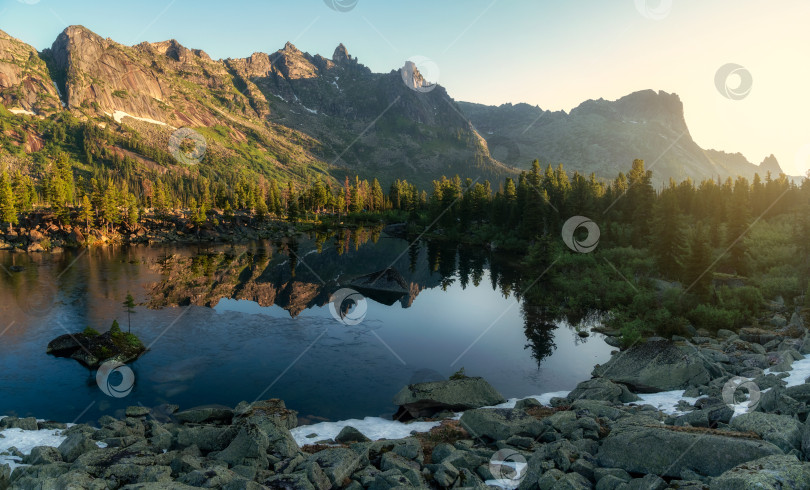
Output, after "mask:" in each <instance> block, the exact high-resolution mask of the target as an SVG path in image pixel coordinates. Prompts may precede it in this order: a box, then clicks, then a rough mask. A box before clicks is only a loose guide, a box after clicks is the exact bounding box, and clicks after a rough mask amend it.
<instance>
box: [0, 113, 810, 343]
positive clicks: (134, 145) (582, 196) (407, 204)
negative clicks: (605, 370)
mask: <svg viewBox="0 0 810 490" xmlns="http://www.w3.org/2000/svg"><path fill="white" fill-rule="evenodd" d="M29 124H35V125H37V126H38V127H37V131H39V132H40V133H41V134H45V135H47V137H46V138H45V140H44V142H43V145H42V148H41V149H40V150H38V151H36V152H33V153H32V154H31V155H24V154H19V160H18V161H19V162H25V163H30V165H23V164H20V165H17V166H15V165H13V164H12V165H9V166H7V168H5V169H4V170H3V172H2V174H0V213H2V216H0V218H2V222H3V225H4V226H5V227H8V228H7V229H9V230H13V227H14V226H15V225H17V224H18V223H19V222H20V219H22V218H24V217H25V216H26V215H27V214H29V213H34V214H36V213H47V214H50V215H52V216H53V217H55V219H56V220H58V222H60V223H62V224H72V225H75V226H77V227H79V228H81V229H85V230H89V229H91V228H92V229H96V230H98V231H99V232H101V233H103V234H105V235H106V234H110V235H115V234H116V233H118V232H119V231H123V230H126V229H131V228H134V227H136V226H137V224H138V223H139V222H140V221H141V220H142V219H143V218H145V217H147V216H148V217H150V218H151V219H154V220H156V221H157V222H160V221H161V220H162V219H165V218H168V217H170V216H181V217H183V218H185V219H187V220H188V221H189V222H190V223H191V224H192V225H193V226H194V227H195V228H196V229H197V230H199V229H202V228H205V227H208V228H211V227H215V226H221V225H226V224H229V223H232V222H233V221H234V219H235V217H237V216H238V217H241V218H244V219H247V220H249V221H250V222H251V223H254V224H255V223H259V224H262V225H263V226H272V224H273V223H278V222H287V223H290V222H291V223H296V224H298V225H299V226H305V227H312V226H315V227H323V228H328V227H330V226H334V225H336V224H338V223H344V224H350V223H353V222H354V223H369V222H372V223H373V222H380V223H400V222H404V223H407V225H408V226H407V232H408V233H409V234H410V235H411V236H417V235H424V236H426V237H431V238H433V239H441V240H450V241H455V242H458V243H466V244H471V245H477V246H485V247H487V248H489V249H491V250H492V251H493V252H495V253H509V254H513V255H515V256H516V258H517V260H521V261H523V262H524V263H525V265H526V266H527V270H528V271H531V273H528V274H526V277H525V281H526V284H525V286H526V290H525V291H524V293H525V296H526V298H527V299H528V300H529V301H530V302H532V303H533V304H536V305H538V307H539V308H540V310H541V311H543V312H544V315H547V316H548V317H550V318H556V317H559V316H567V317H569V318H570V319H571V320H573V321H575V322H576V321H578V320H581V319H582V318H584V317H585V316H587V315H588V314H589V313H591V312H594V311H601V312H610V313H611V314H610V316H609V321H608V323H609V324H610V326H611V327H613V328H615V329H619V330H621V332H622V339H623V342H624V343H625V344H626V345H628V344H632V343H633V342H635V341H637V340H638V339H640V338H642V336H650V335H664V336H672V335H680V334H685V333H687V332H688V331H689V330H690V329H698V328H706V329H708V330H709V331H714V332H716V331H717V330H719V329H734V328H739V327H741V326H743V325H748V324H750V323H751V321H752V320H753V319H755V318H756V316H757V315H758V314H759V313H760V311H759V310H760V309H761V308H762V305H764V304H766V303H765V301H774V300H776V301H784V300H785V298H793V297H795V296H797V295H800V294H802V293H803V292H804V291H805V290H806V289H807V287H808V285H807V280H806V277H807V272H808V265H809V264H808V263H807V261H806V260H805V259H803V258H802V257H805V256H806V252H807V247H808V245H807V243H809V242H810V240H808V239H810V219H809V218H808V216H810V213H808V211H810V181H808V180H807V179H804V180H803V181H802V182H801V183H796V182H792V181H791V180H790V179H788V178H787V177H786V176H785V175H784V174H780V175H778V176H775V175H770V173H768V174H766V175H763V176H760V175H758V174H757V175H755V177H754V179H753V180H752V181H750V182H749V181H748V180H747V179H745V178H742V177H740V178H737V179H736V180H732V179H731V178H727V179H726V180H719V179H718V180H705V181H702V182H692V181H690V180H685V181H681V182H675V181H670V182H669V183H668V184H667V185H664V186H661V187H660V188H656V187H654V185H653V178H652V177H653V174H652V172H653V170H651V169H647V168H645V164H644V162H643V161H641V160H636V161H634V162H632V163H631V164H629V165H628V167H629V168H628V170H627V172H626V173H624V172H622V173H619V174H618V175H617V176H616V177H615V178H614V179H613V180H610V181H608V180H605V179H598V178H596V176H594V175H593V174H592V175H589V176H585V175H581V174H579V173H577V172H574V173H573V174H570V175H569V173H568V172H567V171H566V170H565V168H564V167H563V165H562V164H559V165H556V166H552V165H551V164H546V166H545V167H543V165H541V164H540V163H539V162H538V161H537V160H535V162H534V163H533V165H532V167H531V170H529V171H524V172H522V173H520V174H519V175H518V176H516V177H514V178H513V177H507V178H505V179H504V180H503V181H502V182H495V183H493V182H490V181H486V180H484V181H481V180H480V179H478V178H475V177H474V176H464V177H463V178H462V177H461V176H458V175H456V176H452V177H443V178H442V179H440V180H436V181H433V185H432V187H431V188H428V189H420V188H418V187H417V186H416V185H414V184H412V183H409V182H408V181H407V180H404V179H397V180H395V181H393V182H379V181H378V180H377V179H373V180H372V181H371V182H369V181H368V180H365V179H360V178H359V177H357V176H349V175H346V174H344V175H342V176H338V175H339V174H337V173H336V174H333V175H323V174H311V175H303V176H301V177H299V178H295V179H288V180H286V181H285V180H281V179H278V180H276V179H272V178H266V177H264V176H263V175H259V174H257V173H256V172H255V170H253V169H251V168H250V166H249V165H240V163H239V161H230V162H227V161H226V162H223V161H221V160H218V159H217V158H216V157H212V156H206V159H204V160H203V161H202V162H200V164H199V165H193V166H186V168H185V169H184V171H179V172H169V173H166V172H164V173H160V172H158V171H156V170H150V169H149V168H148V166H145V165H143V164H142V163H140V162H139V161H136V159H135V157H133V156H130V155H129V154H127V153H125V152H124V153H122V152H120V151H112V150H110V148H125V149H131V150H132V151H133V152H138V154H143V155H147V156H149V157H150V158H151V159H152V160H153V161H155V162H158V163H160V162H163V164H169V163H170V162H172V161H173V157H172V156H171V155H170V154H168V153H165V152H161V151H159V150H156V149H155V148H154V147H153V146H150V145H145V144H143V143H142V142H140V136H139V135H138V133H137V132H135V131H132V132H131V133H130V134H124V135H122V134H120V133H114V132H111V131H108V130H105V129H101V128H99V127H97V126H95V125H92V124H85V123H81V122H78V121H76V120H73V119H72V118H70V116H67V115H63V116H59V117H56V118H52V119H46V120H37V121H25V122H21V121H20V120H19V119H18V118H9V117H4V118H3V128H4V129H11V130H15V129H16V130H17V132H19V133H20V134H26V130H27V129H28V128H26V125H29ZM10 133H11V132H10V131H3V132H0V134H3V135H4V136H3V137H2V138H4V139H5V140H6V141H4V147H11V148H13V146H11V145H8V144H7V143H9V141H10V139H11V137H10V136H9V135H8V134H10ZM132 155H135V153H132ZM215 169H216V171H215ZM223 169H230V170H228V171H223ZM572 216H584V217H587V218H589V219H590V220H592V221H593V222H594V223H595V224H596V225H597V226H598V230H599V243H598V247H597V248H596V250H595V251H593V252H592V253H578V252H576V251H572V250H569V249H568V248H567V247H566V246H565V245H564V243H563V241H562V240H561V237H560V233H561V228H562V225H563V223H564V222H565V221H566V220H567V219H568V218H570V217H572ZM578 233H583V230H578ZM541 274H542V277H540V279H537V277H538V276H540V275H541ZM732 285H733V286H734V287H730V286H732Z"/></svg>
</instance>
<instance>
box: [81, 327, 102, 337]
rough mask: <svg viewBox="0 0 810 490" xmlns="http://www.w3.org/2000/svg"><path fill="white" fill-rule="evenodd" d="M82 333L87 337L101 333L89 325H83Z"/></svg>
mask: <svg viewBox="0 0 810 490" xmlns="http://www.w3.org/2000/svg"><path fill="white" fill-rule="evenodd" d="M82 333H83V334H85V335H87V336H88V337H98V336H99V335H101V334H99V333H98V331H97V330H96V329H94V328H93V327H91V326H89V325H88V326H87V327H85V329H84V332H82Z"/></svg>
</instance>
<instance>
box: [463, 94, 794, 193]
mask: <svg viewBox="0 0 810 490" xmlns="http://www.w3.org/2000/svg"><path fill="white" fill-rule="evenodd" d="M459 105H460V106H461V107H462V110H463V111H464V112H465V114H467V116H468V117H469V118H470V120H471V121H472V122H473V124H474V125H475V127H476V128H477V129H478V131H479V132H480V133H481V134H482V135H483V136H484V137H485V138H486V140H487V143H488V145H489V149H490V151H491V152H492V154H493V156H494V157H495V158H498V159H499V160H501V161H504V162H506V163H509V164H512V165H516V166H518V167H521V168H527V167H528V165H529V164H530V163H531V161H532V160H534V159H535V158H536V159H539V160H540V161H541V162H542V163H543V164H546V163H551V164H552V165H555V166H556V165H557V164H558V163H562V164H564V166H565V167H566V168H567V169H568V170H569V171H570V170H578V171H579V172H581V173H582V172H584V173H591V172H594V173H596V174H597V175H598V176H600V177H605V178H613V177H615V176H616V174H617V173H618V172H619V171H626V170H627V168H628V167H629V165H630V163H631V162H632V161H633V160H634V159H636V158H641V159H644V160H645V161H646V163H647V165H648V166H652V169H653V178H654V180H656V181H657V182H659V183H661V182H663V183H666V182H668V181H669V179H670V178H672V179H675V180H676V181H681V180H683V179H685V178H687V177H688V178H691V179H693V180H698V181H699V180H702V179H706V178H717V177H721V178H723V179H725V178H726V177H736V176H737V175H742V176H744V177H747V178H749V179H751V178H752V177H753V175H754V173H755V172H759V173H760V175H762V176H764V174H765V171H766V170H771V172H772V173H775V174H778V173H779V172H781V169H780V168H779V164H778V162H776V159H775V158H772V157H771V158H769V159H768V160H767V162H768V163H767V165H765V166H758V165H755V164H753V163H751V162H749V161H748V160H746V159H745V157H743V156H742V155H741V154H739V153H737V154H728V153H724V152H719V151H715V150H704V149H703V148H701V147H700V146H699V145H698V144H697V143H695V142H694V141H693V140H692V137H691V135H690V134H689V128H688V126H687V124H686V120H685V118H684V111H683V104H682V103H681V100H680V98H679V97H678V96H677V95H676V94H669V93H666V92H655V91H653V90H644V91H640V92H635V93H633V94H630V95H627V96H625V97H622V98H620V99H618V100H615V101H607V100H604V99H599V100H589V101H586V102H583V103H582V104H580V105H579V106H578V107H576V108H575V109H573V110H572V111H571V113H570V114H567V113H565V112H562V111H560V112H550V111H543V110H542V109H540V108H539V107H532V106H529V105H527V104H518V105H511V104H505V105H502V106H500V107H494V106H483V105H480V104H471V103H465V102H462V103H460V104H459Z"/></svg>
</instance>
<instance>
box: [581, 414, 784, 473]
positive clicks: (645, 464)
mask: <svg viewBox="0 0 810 490" xmlns="http://www.w3.org/2000/svg"><path fill="white" fill-rule="evenodd" d="M782 454H783V453H782V451H781V450H780V449H779V448H778V447H777V446H775V445H773V444H771V443H769V442H766V441H760V440H754V439H745V438H740V437H726V436H720V435H714V434H709V433H696V432H684V431H680V430H672V429H668V428H665V427H664V426H658V427H655V426H645V425H625V426H621V427H614V429H613V431H612V432H611V433H610V435H609V436H608V437H606V438H605V439H604V440H603V442H602V445H601V446H600V448H599V452H598V453H597V455H596V457H597V460H598V462H599V465H600V466H602V467H606V468H621V469H623V470H625V471H627V472H629V473H643V474H648V473H653V474H656V475H660V476H664V477H673V478H677V477H680V475H681V474H682V473H683V472H684V471H686V470H689V471H693V472H695V473H697V474H699V475H703V476H720V475H721V474H723V473H724V472H726V471H728V470H730V469H731V468H734V467H735V466H737V465H740V464H742V463H745V462H746V461H753V460H755V459H759V458H763V457H766V456H773V455H782Z"/></svg>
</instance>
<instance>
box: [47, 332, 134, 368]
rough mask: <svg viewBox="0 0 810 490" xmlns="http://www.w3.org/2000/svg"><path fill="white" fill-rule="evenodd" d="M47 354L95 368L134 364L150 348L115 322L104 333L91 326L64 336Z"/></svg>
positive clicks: (55, 341)
mask: <svg viewBox="0 0 810 490" xmlns="http://www.w3.org/2000/svg"><path fill="white" fill-rule="evenodd" d="M46 352H47V353H48V354H52V355H54V356H56V357H69V358H71V359H75V360H77V361H79V362H80V363H81V364H83V365H84V366H87V367H88V368H90V369H95V368H97V367H99V366H100V365H101V364H102V363H104V362H107V361H113V362H120V363H122V364H126V363H129V362H132V361H134V360H135V359H137V358H139V357H140V356H141V355H143V353H144V352H146V347H145V346H144V345H143V342H141V340H140V339H139V338H138V337H137V336H135V335H134V334H132V333H129V332H122V331H121V328H120V327H119V326H118V322H117V321H114V322H113V324H112V327H110V330H109V331H107V332H104V333H98V332H97V331H96V330H94V329H92V328H90V327H87V328H86V329H85V330H84V331H83V332H81V333H75V334H71V333H68V334H65V335H61V336H59V337H57V338H55V339H53V340H52V341H51V342H50V343H49V344H48V349H47V351H46Z"/></svg>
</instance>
